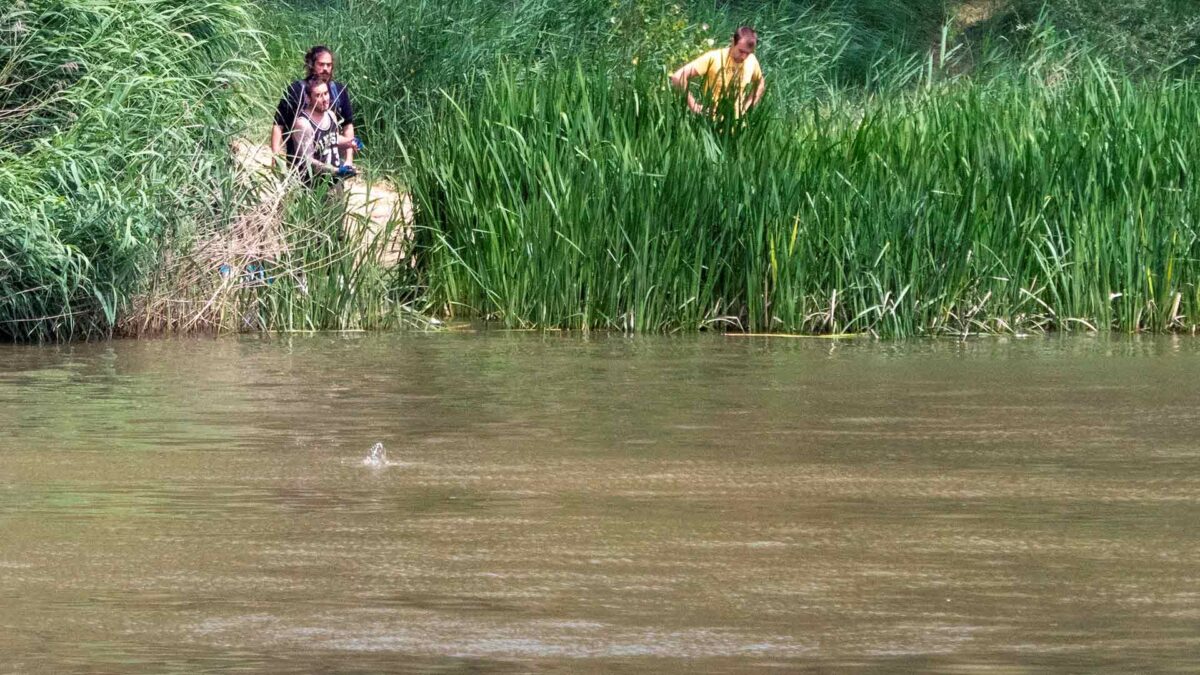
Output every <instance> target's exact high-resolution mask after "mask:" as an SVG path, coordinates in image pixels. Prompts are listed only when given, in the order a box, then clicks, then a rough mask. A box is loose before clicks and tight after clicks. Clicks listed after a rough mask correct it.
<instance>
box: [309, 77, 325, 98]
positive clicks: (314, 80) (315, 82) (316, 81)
mask: <svg viewBox="0 0 1200 675" xmlns="http://www.w3.org/2000/svg"><path fill="white" fill-rule="evenodd" d="M318 84H323V85H325V86H327V87H328V86H329V83H328V82H326V81H325V80H322V79H321V78H319V77H315V76H310V77H306V78H305V79H304V95H305V96H307V97H308V98H309V99H312V95H313V89H316V88H317V85H318Z"/></svg>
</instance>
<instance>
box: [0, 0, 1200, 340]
mask: <svg viewBox="0 0 1200 675" xmlns="http://www.w3.org/2000/svg"><path fill="white" fill-rule="evenodd" d="M959 4H960V3H958V2H956V1H954V0H947V1H946V2H942V1H940V0H939V1H936V2H923V1H919V0H812V1H811V2H796V1H794V0H760V1H755V2H748V1H735V0H730V1H728V2H719V3H713V2H709V1H707V0H706V1H704V2H700V1H698V0H691V1H689V0H684V1H680V2H672V1H671V0H581V1H579V2H570V3H567V2H563V1H562V0H513V1H512V2H504V3H479V2H472V1H469V0H439V1H437V2H434V1H433V0H412V1H411V2H410V1H404V2H401V1H399V0H376V1H368V0H334V1H331V2H326V1H321V2H318V1H316V0H309V1H300V0H296V1H292V2H285V1H283V0H260V1H258V2H254V1H253V0H202V1H201V2H182V1H181V0H65V1H64V0H23V1H21V2H14V3H9V6H8V7H6V8H5V9H0V339H18V340H40V339H61V338H66V337H72V336H89V335H103V334H106V333H108V332H110V331H111V330H112V329H113V327H114V326H115V325H118V324H120V323H122V322H123V321H128V320H129V319H130V317H131V316H132V317H133V319H138V318H139V317H138V316H137V314H138V312H141V311H143V310H144V308H145V307H147V306H148V304H151V303H150V300H152V299H155V298H157V300H158V301H160V302H158V304H155V305H154V306H155V307H167V308H170V307H172V306H174V305H172V303H175V302H176V300H178V301H179V302H180V303H183V304H186V303H191V302H194V301H198V302H200V303H201V305H202V306H204V307H207V306H206V305H204V303H206V302H208V299H209V298H210V297H216V296H213V295H212V294H213V293H217V294H218V295H219V297H220V298H221V299H222V300H221V303H220V304H219V306H214V307H215V309H214V307H207V308H206V309H203V310H202V311H201V312H200V314H204V315H205V316H206V317H209V319H212V316H213V312H216V314H217V318H216V319H213V320H206V321H204V322H201V324H202V325H204V326H205V327H206V328H216V329H219V330H308V329H325V328H337V329H345V328H365V329H372V328H388V327H393V326H398V325H410V324H413V323H415V322H416V323H419V322H417V320H416V319H415V315H414V312H416V311H419V310H425V311H428V312H434V313H439V314H441V313H445V314H449V315H453V316H471V317H486V318H490V319H497V320H500V321H504V322H506V323H509V324H511V325H521V326H543V327H575V328H615V329H622V330H646V331H665V330H694V329H699V328H705V327H718V326H733V327H741V328H745V329H753V330H779V331H803V332H842V331H866V332H874V333H877V334H880V335H913V334H941V333H957V334H962V333H974V332H981V331H985V332H1007V331H1027V330H1041V329H1074V328H1095V329H1097V330H1107V329H1118V330H1129V331H1134V330H1155V331H1165V330H1195V325H1196V323H1197V316H1200V297H1198V296H1197V286H1196V275H1197V259H1198V258H1200V256H1198V251H1197V226H1196V223H1195V220H1194V217H1193V215H1192V214H1194V213H1197V212H1198V211H1197V206H1200V204H1197V198H1196V196H1195V190H1194V189H1193V188H1192V186H1191V176H1190V161H1191V158H1192V157H1195V156H1197V150H1200V147H1197V145H1198V144H1200V141H1198V140H1197V135H1196V134H1195V133H1194V131H1193V130H1194V129H1196V128H1197V122H1198V121H1200V120H1198V119H1197V118H1198V117H1200V112H1198V110H1200V106H1198V105H1197V103H1198V102H1200V101H1198V100H1197V92H1196V87H1197V84H1196V81H1195V80H1194V72H1195V66H1196V63H1197V56H1198V55H1200V47H1198V46H1197V45H1198V42H1200V7H1196V6H1194V4H1193V3H1189V2H1184V1H1182V0H1168V1H1167V2H1166V3H1163V4H1159V3H1146V2H1142V1H1141V0H1113V1H1112V2H1106V3H1101V2H1098V1H1094V0H1064V1H1063V2H1058V3H1052V4H1050V5H1048V6H1042V5H1041V4H1040V3H1038V2H1036V1H1035V0H1011V1H1010V2H1007V3H1002V4H1001V5H999V6H998V8H997V10H996V11H994V12H993V13H991V14H990V15H988V16H987V18H986V19H985V20H983V21H982V22H980V23H978V24H973V25H971V26H962V25H960V24H959V23H956V20H955V19H954V17H955V16H957V14H956V12H957V11H958V9H959ZM743 23H751V24H754V25H755V26H757V27H758V28H759V30H760V33H761V35H762V43H761V44H760V47H759V57H760V59H761V60H762V62H763V65H764V68H765V69H766V71H767V74H768V78H769V83H770V88H769V93H768V98H767V100H766V104H765V106H764V107H763V109H762V110H760V111H758V114H756V115H755V116H753V118H752V119H751V120H750V121H749V125H748V126H747V127H745V128H742V129H739V130H737V131H736V133H730V132H729V130H720V129H714V128H711V126H710V125H708V124H706V123H704V122H703V121H701V120H697V119H695V118H691V117H689V116H687V115H685V114H683V111H682V110H681V104H680V103H679V101H678V100H676V99H675V98H674V97H673V96H672V95H670V94H669V93H668V92H666V91H664V82H665V73H666V72H668V71H669V70H671V69H673V68H675V67H677V66H679V65H680V64H682V63H683V62H685V61H686V60H687V59H689V58H691V57H693V56H695V55H697V54H699V53H700V52H701V51H703V50H704V49H707V48H708V47H709V41H710V40H711V41H712V43H713V45H721V44H724V43H725V42H726V41H727V40H728V35H729V33H730V32H731V31H732V29H733V28H734V27H735V26H737V25H739V24H743ZM943 26H945V29H944V30H943ZM316 43H325V44H330V45H332V46H334V48H335V50H336V52H337V56H338V77H339V79H342V80H343V81H346V82H348V83H349V84H350V87H351V89H352V91H353V93H354V96H355V102H356V109H357V113H358V115H357V116H358V124H357V128H358V132H359V134H360V136H362V137H363V138H364V139H365V141H366V143H367V147H368V151H367V153H366V154H365V155H364V156H363V158H362V161H363V163H364V165H365V166H366V167H367V169H369V170H370V171H371V172H372V173H373V174H374V175H377V176H382V177H386V178H389V179H390V180H391V181H392V182H393V183H396V184H400V185H405V184H408V185H411V188H412V189H413V191H414V193H415V196H416V197H417V200H418V206H419V223H418V224H419V227H420V232H419V238H420V243H421V245H422V247H423V248H422V250H421V251H419V258H418V259H419V260H420V262H421V264H420V266H419V267H418V269H416V270H410V269H407V268H406V269H405V270H404V271H402V272H393V273H385V272H383V271H381V270H379V269H377V268H374V267H372V266H369V265H368V266H362V265H358V264H356V263H355V262H354V258H355V253H354V251H355V246H356V244H355V242H352V241H348V240H347V238H346V237H345V233H344V232H341V229H340V227H341V226H340V224H339V223H340V214H338V213H337V207H336V204H330V203H329V202H327V201H325V200H323V199H319V198H318V199H316V200H315V201H314V200H312V199H300V200H292V201H291V202H289V204H288V205H287V206H286V207H285V209H284V218H283V223H284V230H283V232H284V236H285V237H286V238H287V239H288V240H289V242H290V246H289V248H288V250H287V253H286V255H284V256H283V257H280V258H277V259H272V260H271V261H270V263H271V266H272V268H271V269H272V270H273V272H274V274H273V276H274V281H273V282H272V283H271V284H262V285H258V284H253V283H252V284H245V285H238V286H237V287H236V288H233V289H225V291H222V290H221V287H222V284H227V281H226V280H222V278H221V277H220V276H219V275H217V274H216V270H215V269H209V267H215V262H217V261H205V260H202V259H201V258H200V257H198V254H197V251H196V247H197V246H199V245H200V244H199V243H198V242H204V241H207V240H210V239H211V238H212V237H213V236H218V237H219V236H220V235H221V234H222V233H226V232H229V231H232V230H236V229H237V228H238V227H242V226H244V223H245V219H244V218H242V216H241V215H240V214H242V212H244V211H246V210H247V209H249V208H250V205H251V204H252V203H253V201H254V195H253V193H252V192H248V191H246V190H245V189H243V188H240V187H239V186H238V184H237V183H236V182H235V181H234V178H233V175H232V171H231V167H230V165H229V161H228V157H227V152H226V145H227V143H228V141H229V139H230V137H231V136H233V135H236V134H242V133H246V132H250V133H252V134H258V133H262V134H265V131H266V128H267V123H266V119H267V115H269V108H270V107H271V106H272V105H273V103H274V99H275V97H276V96H277V95H278V93H279V91H281V90H282V87H283V85H284V84H285V83H286V82H287V81H288V80H290V79H292V78H294V77H298V76H300V74H301V67H300V55H301V54H302V53H303V51H304V49H306V48H307V47H308V46H310V45H312V44H316ZM635 64H636V65H635ZM331 209H332V210H331ZM339 232H341V234H339ZM181 260H182V261H183V263H180V265H179V266H173V267H170V268H169V269H165V270H164V269H163V268H164V265H165V264H166V263H164V261H181ZM232 262H233V264H234V266H235V267H236V268H238V269H240V268H241V267H242V266H243V265H244V264H249V263H253V262H254V261H252V260H249V259H247V260H234V261H232ZM209 263H212V264H209ZM171 264H172V265H174V264H175V263H174V262H172V263H171ZM235 276H236V275H235ZM226 291H228V292H226ZM156 294H157V295H156ZM176 296H178V297H176ZM183 304H180V305H178V306H183ZM188 306H191V305H188ZM156 311H157V310H156ZM164 312H165V313H158V314H153V315H150V314H147V315H146V317H145V318H146V321H150V320H151V319H153V320H154V321H159V320H160V319H161V321H160V324H161V326H162V327H164V328H170V329H175V330H178V329H187V328H188V327H189V326H192V327H193V328H194V327H195V326H197V325H201V324H197V323H196V322H194V321H191V320H181V319H180V317H182V316H183V315H182V314H178V313H172V312H174V310H170V309H168V310H164ZM200 314H195V315H193V318H194V317H195V316H199V315H200Z"/></svg>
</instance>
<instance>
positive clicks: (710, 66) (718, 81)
mask: <svg viewBox="0 0 1200 675" xmlns="http://www.w3.org/2000/svg"><path fill="white" fill-rule="evenodd" d="M688 65H689V66H691V67H692V68H694V69H695V70H696V72H697V73H699V74H700V75H703V76H704V92H705V93H706V94H708V95H709V96H711V97H712V99H713V100H714V101H717V100H720V99H721V97H722V96H723V95H724V93H725V85H726V84H727V83H730V82H736V83H738V84H739V86H738V96H744V95H745V94H746V88H747V87H750V86H751V85H753V86H755V87H757V86H758V83H759V82H760V81H761V80H762V79H763V72H762V68H761V67H760V66H759V65H758V58H757V57H755V56H754V54H751V55H749V56H747V57H746V60H745V61H742V62H741V63H740V64H738V63H734V62H733V59H731V58H729V47H725V48H723V49H714V50H712V51H710V52H706V53H705V54H704V55H702V56H701V57H700V58H698V59H696V60H695V61H692V62H691V63H689V64H688Z"/></svg>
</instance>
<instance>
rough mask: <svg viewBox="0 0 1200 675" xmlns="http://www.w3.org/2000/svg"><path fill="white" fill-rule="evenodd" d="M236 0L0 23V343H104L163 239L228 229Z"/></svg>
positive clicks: (240, 36)
mask: <svg viewBox="0 0 1200 675" xmlns="http://www.w3.org/2000/svg"><path fill="white" fill-rule="evenodd" d="M251 24H252V21H251V16H250V14H249V12H248V8H247V6H246V5H245V3H243V2H242V0H203V1H200V2H195V1H192V0H16V2H14V3H11V4H9V5H8V7H7V8H5V9H3V10H0V213H3V214H4V217H0V337H7V338H17V339H46V338H61V337H65V336H70V335H90V334H95V333H104V332H106V331H108V330H109V329H110V328H111V327H112V325H113V324H114V322H115V320H116V316H117V313H118V312H120V311H121V308H122V307H123V306H124V305H125V304H126V303H127V302H128V300H129V298H130V297H131V296H132V295H133V294H134V293H136V292H137V291H138V289H139V286H140V284H141V283H142V280H143V279H144V278H145V277H146V268H147V267H149V266H153V265H154V264H155V263H156V254H157V253H158V252H159V250H160V248H161V246H163V245H164V243H165V242H167V241H169V240H171V239H172V236H173V235H175V234H179V233H180V231H181V230H186V229H187V228H189V227H190V226H191V225H192V224H193V223H195V222H197V221H209V220H212V219H219V218H222V217H224V215H225V214H226V211H227V209H228V208H229V207H230V205H228V204H225V203H223V202H222V201H221V200H220V199H217V198H216V197H215V196H214V194H215V193H216V192H217V191H219V189H220V183H221V181H222V180H224V178H226V177H227V176H228V174H229V171H228V169H229V167H228V163H229V160H228V152H227V149H226V141H227V136H228V135H229V134H230V133H231V131H232V129H231V125H233V124H234V123H235V120H238V119H239V113H238V111H239V104H238V101H237V94H236V88H237V85H239V84H240V83H241V82H242V81H243V79H244V78H245V77H246V76H247V74H248V73H252V72H253V70H254V68H255V66H254V64H253V63H252V61H253V57H252V56H251V57H250V61H246V60H241V59H240V58H239V57H238V56H237V55H238V54H243V55H244V54H247V53H248V52H247V50H245V49H244V47H245V46H246V44H247V43H248V40H249V38H250V37H251V35H250V33H249V30H250V27H251Z"/></svg>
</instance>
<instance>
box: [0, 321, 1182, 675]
mask: <svg viewBox="0 0 1200 675" xmlns="http://www.w3.org/2000/svg"><path fill="white" fill-rule="evenodd" d="M1198 402H1200V340H1195V339H1184V338H1180V339H1173V338H1153V339H1134V340H1130V339H1098V338H1088V337H1074V338H1065V339H1059V338H1051V339H1045V338H1030V339H1024V340H1016V339H988V340H980V341H975V342H968V343H956V342H910V343H902V344H895V343H875V342H869V341H860V342H854V341H852V342H843V343H831V342H829V341H824V340H784V339H775V340H766V339H747V338H724V337H719V336H693V337H683V338H636V339H627V338H621V337H616V336H604V337H598V338H593V339H584V338H580V337H578V336H571V337H565V336H564V337H559V336H543V335H536V334H522V333H490V334H475V335H372V336H358V337H331V336H316V337H296V338H291V339H222V340H215V341H214V340H172V341H157V342H114V343H105V344H93V345H75V346H66V347H40V348H39V347H12V346H8V347H0V429H2V433H0V671H3V672H45V671H54V672H96V671H99V672H145V671H153V672H172V671H174V672H194V671H197V670H237V669H242V670H258V671H270V672H281V671H302V672H317V671H338V672H380V671H393V672H394V671H414V672H416V671H419V672H429V671H451V672H527V671H538V672H578V671H591V672H596V671H626V672H633V671H638V672H687V671H696V670H699V671H702V672H715V671H724V672H746V671H752V670H764V669H767V670H769V669H779V670H795V669H798V668H806V667H826V668H830V667H832V668H845V669H852V670H861V669H864V668H867V669H886V670H921V671H936V670H941V671H956V672H957V671H971V672H976V671H990V670H994V671H1004V672H1012V671H1017V672H1025V671H1027V670H1040V669H1060V670H1071V671H1083V670H1087V671H1094V670H1099V669H1110V670H1114V671H1133V670H1158V671H1162V670H1172V669H1174V670H1192V669H1194V668H1196V667H1197V664H1200V409H1198V407H1197V403H1198ZM376 442H382V443H383V444H384V445H385V447H386V448H387V451H388V454H389V459H390V463H389V465H387V466H384V467H371V466H366V465H364V463H363V460H364V458H365V457H366V456H367V453H368V450H369V448H370V447H371V446H372V444H374V443H376Z"/></svg>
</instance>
